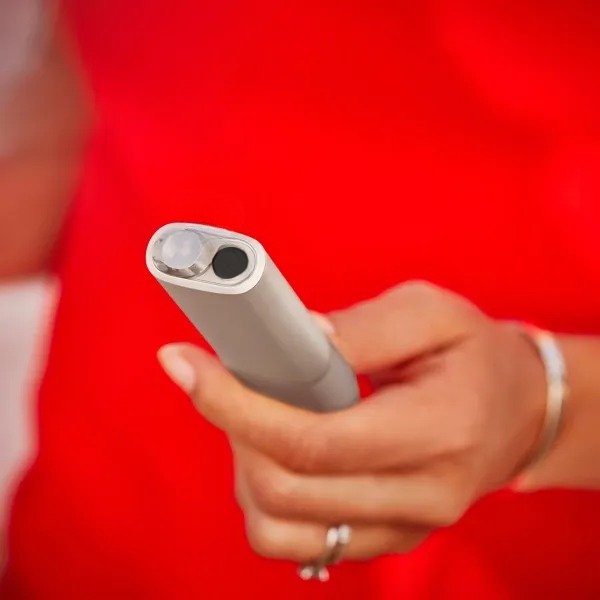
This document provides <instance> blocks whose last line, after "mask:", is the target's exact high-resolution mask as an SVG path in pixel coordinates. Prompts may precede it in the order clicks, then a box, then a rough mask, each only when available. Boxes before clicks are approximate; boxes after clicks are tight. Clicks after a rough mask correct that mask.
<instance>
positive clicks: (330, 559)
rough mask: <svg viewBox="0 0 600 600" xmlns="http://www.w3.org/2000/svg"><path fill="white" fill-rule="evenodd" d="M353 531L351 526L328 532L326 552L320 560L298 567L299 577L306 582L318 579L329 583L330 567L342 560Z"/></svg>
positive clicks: (335, 528)
mask: <svg viewBox="0 0 600 600" xmlns="http://www.w3.org/2000/svg"><path fill="white" fill-rule="evenodd" d="M351 534H352V529H351V528H350V526H349V525H335V526H333V527H330V528H329V529H328V530H327V534H326V535H325V552H324V553H323V556H321V558H319V559H318V560H316V561H314V562H312V563H308V564H305V565H300V567H298V576H299V577H300V579H303V580H304V581H309V580H311V579H316V580H318V581H327V580H328V579H329V570H328V569H327V567H328V566H330V565H335V564H336V563H338V562H340V560H341V559H342V553H343V551H344V548H345V547H346V546H347V545H348V542H349V541H350V536H351Z"/></svg>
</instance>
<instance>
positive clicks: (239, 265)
mask: <svg viewBox="0 0 600 600" xmlns="http://www.w3.org/2000/svg"><path fill="white" fill-rule="evenodd" d="M212 268H213V271H214V272H215V275H216V276H217V277H220V278H221V279H232V278H233V277H237V276H238V275H241V274H242V273H243V272H244V271H245V270H246V269H247V268H248V256H247V255H246V253H245V252H244V251H243V250H241V249H240V248H235V247H234V246H227V247H226V248H221V249H220V250H219V251H218V252H217V253H216V254H215V256H214V258H213V260H212Z"/></svg>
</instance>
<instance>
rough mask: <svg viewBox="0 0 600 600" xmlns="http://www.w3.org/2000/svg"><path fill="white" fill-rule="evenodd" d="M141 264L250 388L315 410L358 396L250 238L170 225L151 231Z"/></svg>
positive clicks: (348, 372)
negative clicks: (143, 261) (144, 265)
mask: <svg viewBox="0 0 600 600" xmlns="http://www.w3.org/2000/svg"><path fill="white" fill-rule="evenodd" d="M196 236H197V237H198V239H199V240H200V243H197V240H196ZM242 252H243V253H244V254H245V256H242ZM240 257H241V258H240ZM246 259H247V264H246V265H245V267H244V264H245V263H244V261H245V260H246ZM236 261H237V262H236ZM146 263H147V266H148V269H149V270H150V272H151V273H152V275H153V276H154V277H156V279H157V280H158V281H159V283H160V284H161V285H162V286H163V287H164V289H165V290H166V291H167V293H168V294H169V295H170V296H171V298H172V299H173V300H174V301H175V303H176V304H177V305H178V306H179V307H180V308H181V310H182V311H183V312H184V313H185V314H186V316H187V317H188V319H189V320H190V321H191V322H192V323H193V324H194V325H195V326H196V328H197V329H198V331H199V332H200V333H201V334H202V335H203V336H204V338H205V339H206V340H207V341H208V343H209V344H210V345H211V346H212V347H213V348H214V350H215V352H216V353H217V355H218V356H219V358H220V359H221V361H222V362H223V364H224V365H225V366H226V367H227V368H228V369H229V370H230V371H231V372H232V373H233V374H234V375H235V376H236V377H237V378H238V379H240V380H241V381H242V382H243V383H245V384H246V385H248V386H249V387H251V388H252V389H254V390H257V391H259V392H261V393H263V394H266V395H268V396H271V397H273V398H276V399H279V400H282V401H284V402H287V403H289V404H293V405H295V406H298V407H301V408H305V409H308V410H312V411H319V412H322V411H333V410H339V409H343V408H346V407H348V406H351V405H352V404H354V403H355V402H357V401H358V398H359V392H358V386H357V382H356V377H355V375H354V373H353V371H352V369H351V368H350V367H349V365H348V364H347V363H346V361H345V360H344V359H343V358H342V356H341V355H340V354H339V352H338V351H337V350H336V348H335V347H333V345H332V344H331V343H330V342H329V340H328V339H327V337H326V336H325V334H324V333H323V332H322V331H321V329H320V328H319V327H318V326H317V325H316V323H315V322H314V319H313V318H312V317H311V315H310V313H309V312H308V311H307V310H306V308H305V307H304V305H303V304H302V302H301V301H300V299H299V298H298V296H297V295H296V293H295V292H294V291H293V289H292V288H291V287H290V285H289V284H288V283H287V281H286V280H285V278H284V277H283V275H282V274H281V273H280V271H279V270H278V269H277V267H276V266H275V264H274V263H273V261H272V260H271V259H270V258H269V256H268V255H267V253H266V252H265V250H264V248H263V247H262V245H261V244H260V243H259V242H257V241H256V240H254V239H252V238H250V237H247V236H244V235H241V234H238V233H233V232H230V231H227V230H224V229H219V228H215V227H209V226H206V225H195V224H191V223H173V224H169V225H165V226H164V227H161V228H160V229H159V230H158V231H157V232H156V233H155V234H154V235H153V236H152V238H151V240H150V242H149V244H148V250H147V253H146ZM217 273H219V274H221V275H222V276H223V277H219V275H218V274H217Z"/></svg>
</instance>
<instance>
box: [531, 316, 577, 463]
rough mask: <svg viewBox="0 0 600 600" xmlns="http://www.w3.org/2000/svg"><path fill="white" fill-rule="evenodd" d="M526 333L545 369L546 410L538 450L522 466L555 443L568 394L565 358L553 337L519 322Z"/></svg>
mask: <svg viewBox="0 0 600 600" xmlns="http://www.w3.org/2000/svg"><path fill="white" fill-rule="evenodd" d="M521 328H522V331H523V333H524V334H525V337H527V339H528V340H530V341H531V343H532V344H533V345H534V347H535V348H536V350H537V352H538V354H539V356H540V358H541V360H542V363H543V365H544V370H545V372H546V388H547V392H546V413H545V416H544V425H543V428H542V433H541V435H540V441H539V443H538V447H537V450H536V452H535V454H534V455H533V457H532V458H531V459H530V460H529V462H528V464H527V465H526V466H525V469H528V468H529V467H531V466H532V465H533V464H535V463H537V462H539V461H540V460H541V459H542V458H543V457H544V456H546V454H547V453H548V452H549V450H550V448H552V446H553V445H554V442H555V441H556V438H557V437H558V433H559V431H560V426H561V423H562V417H563V414H564V406H565V401H566V399H567V396H568V385H567V369H566V366H565V358H564V356H563V353H562V350H561V348H560V345H559V343H558V341H557V339H556V337H555V336H554V335H553V334H552V333H550V332H549V331H544V330H542V329H537V328H536V327H531V326H529V325H523V324H521Z"/></svg>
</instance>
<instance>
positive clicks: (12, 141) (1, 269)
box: [0, 16, 92, 283]
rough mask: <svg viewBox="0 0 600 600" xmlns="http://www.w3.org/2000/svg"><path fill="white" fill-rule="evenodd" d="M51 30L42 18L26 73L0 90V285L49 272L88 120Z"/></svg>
mask: <svg viewBox="0 0 600 600" xmlns="http://www.w3.org/2000/svg"><path fill="white" fill-rule="evenodd" d="M53 25H54V23H53V21H52V19H51V17H50V16H48V22H47V26H46V27H44V28H42V30H41V31H39V32H37V35H38V36H39V37H40V39H41V40H42V41H40V43H39V45H33V47H32V50H31V56H29V57H27V60H25V59H24V60H23V65H24V67H23V68H24V69H25V70H23V71H22V72H18V73H17V74H15V76H14V78H13V79H12V80H11V81H10V85H8V86H7V85H0V122H1V123H2V124H3V126H2V128H0V283H1V282H3V281H5V280H10V279H15V278H20V277H23V276H26V275H31V274H36V273H40V272H43V271H45V270H47V269H48V266H49V262H50V260H51V257H52V253H53V251H54V248H55V245H56V243H57V241H58V238H59V235H60V231H61V227H62V224H63V221H64V219H65V215H66V214H67V211H68V207H69V205H70V203H71V200H72V198H73V195H74V193H75V189H76V186H77V183H78V178H79V173H80V166H81V161H82V154H83V151H84V147H85V142H86V139H87V135H88V131H89V128H90V124H91V120H92V117H91V111H90V109H89V106H88V98H87V96H86V94H85V92H84V91H83V85H82V82H81V80H80V75H79V72H78V67H77V65H76V64H75V63H74V61H73V60H72V58H71V49H70V48H69V47H68V44H67V43H66V42H65V41H64V40H63V39H62V37H61V36H60V35H59V33H57V32H55V31H52V30H50V31H47V30H49V29H50V27H51V26H53ZM32 35H34V34H33V33H32ZM38 46H39V47H38ZM9 50H10V49H9ZM4 59H5V57H3V56H1V55H0V67H2V66H3V65H2V61H3V60H4ZM1 70H2V69H0V71H1ZM0 83H2V82H0Z"/></svg>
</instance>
